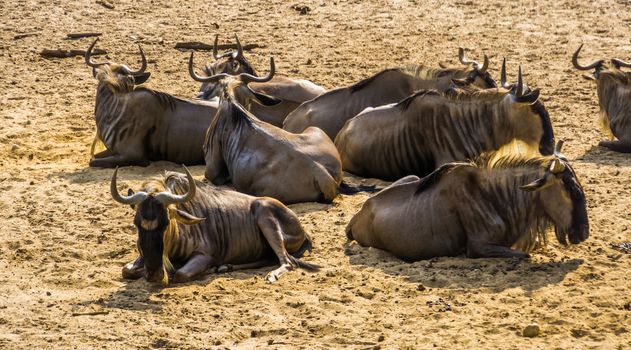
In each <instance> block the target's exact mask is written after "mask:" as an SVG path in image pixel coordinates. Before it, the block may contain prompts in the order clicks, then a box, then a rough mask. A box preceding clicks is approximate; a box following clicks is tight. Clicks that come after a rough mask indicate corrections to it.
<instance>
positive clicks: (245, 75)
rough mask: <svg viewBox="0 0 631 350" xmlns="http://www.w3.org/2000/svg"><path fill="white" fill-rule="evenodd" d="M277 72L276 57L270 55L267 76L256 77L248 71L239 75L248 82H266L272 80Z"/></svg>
mask: <svg viewBox="0 0 631 350" xmlns="http://www.w3.org/2000/svg"><path fill="white" fill-rule="evenodd" d="M275 73H276V65H275V64H274V57H270V58H269V73H267V75H266V76H264V77H255V76H254V75H251V74H248V73H241V74H239V75H238V76H239V78H241V81H243V82H244V83H246V84H247V83H250V82H256V83H264V82H266V81H270V80H272V78H273V77H274V74H275Z"/></svg>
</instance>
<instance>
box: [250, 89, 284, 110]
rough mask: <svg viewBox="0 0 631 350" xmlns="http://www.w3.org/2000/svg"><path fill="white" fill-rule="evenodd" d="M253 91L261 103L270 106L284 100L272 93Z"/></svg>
mask: <svg viewBox="0 0 631 350" xmlns="http://www.w3.org/2000/svg"><path fill="white" fill-rule="evenodd" d="M252 93H253V94H254V97H256V99H257V100H258V101H256V102H258V103H259V104H260V105H263V106H268V107H270V106H276V105H277V104H279V103H281V102H283V100H281V99H279V98H276V97H273V96H270V95H265V94H262V93H260V92H256V91H252Z"/></svg>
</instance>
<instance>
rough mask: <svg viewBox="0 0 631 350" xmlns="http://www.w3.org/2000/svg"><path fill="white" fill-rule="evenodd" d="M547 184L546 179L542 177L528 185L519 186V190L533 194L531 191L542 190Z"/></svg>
mask: <svg viewBox="0 0 631 350" xmlns="http://www.w3.org/2000/svg"><path fill="white" fill-rule="evenodd" d="M545 184H546V178H545V177H542V178H540V179H537V180H535V181H533V182H531V183H529V184H527V185H523V186H519V189H520V190H522V191H526V192H531V191H534V190H536V189H539V188H541V187H542V186H543V185H545Z"/></svg>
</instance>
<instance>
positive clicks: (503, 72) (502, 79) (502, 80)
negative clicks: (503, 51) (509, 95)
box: [500, 57, 510, 89]
mask: <svg viewBox="0 0 631 350" xmlns="http://www.w3.org/2000/svg"><path fill="white" fill-rule="evenodd" d="M500 83H501V84H502V87H503V88H504V89H508V88H509V87H510V85H509V84H508V83H507V82H506V57H504V60H503V61H502V70H501V71H500Z"/></svg>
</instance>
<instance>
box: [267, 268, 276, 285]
mask: <svg viewBox="0 0 631 350" xmlns="http://www.w3.org/2000/svg"><path fill="white" fill-rule="evenodd" d="M274 272H276V271H272V272H270V273H268V274H267V276H265V279H266V280H267V282H269V283H274V282H276V281H278V276H277V275H276V274H275V273H274Z"/></svg>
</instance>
